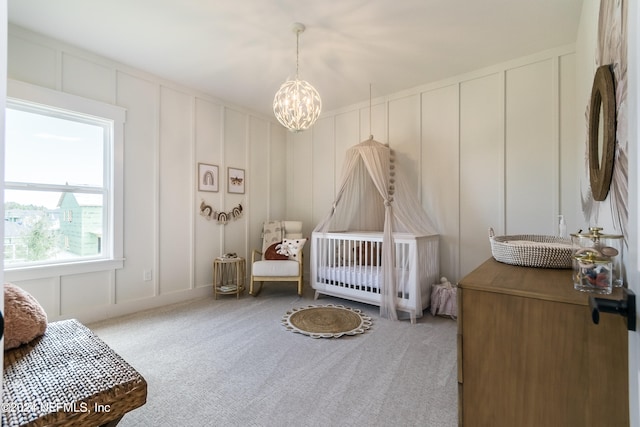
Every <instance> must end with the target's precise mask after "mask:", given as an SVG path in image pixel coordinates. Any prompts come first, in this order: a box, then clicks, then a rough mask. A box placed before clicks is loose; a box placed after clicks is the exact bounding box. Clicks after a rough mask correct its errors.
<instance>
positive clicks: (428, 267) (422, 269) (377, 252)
mask: <svg viewBox="0 0 640 427" xmlns="http://www.w3.org/2000/svg"><path fill="white" fill-rule="evenodd" d="M381 259H382V233H377V232H344V233H318V232H314V233H313V235H312V241H311V284H312V287H313V288H314V289H315V290H316V297H317V296H318V294H327V295H332V296H337V297H340V298H346V299H350V300H355V301H360V302H364V303H369V304H375V305H380V299H381V298H380V292H381V288H382V282H381V281H382V267H381V265H380V264H381ZM438 264H439V260H438V236H419V237H416V236H412V235H409V234H405V233H396V234H394V266H393V268H394V271H395V274H396V282H397V292H398V293H397V297H398V300H397V301H398V302H397V307H398V309H400V310H404V311H408V312H409V313H410V314H411V317H412V320H413V319H415V316H418V317H419V316H420V315H421V314H422V310H424V309H425V308H426V307H427V306H428V302H429V297H430V288H431V285H432V284H433V283H437V280H438Z"/></svg>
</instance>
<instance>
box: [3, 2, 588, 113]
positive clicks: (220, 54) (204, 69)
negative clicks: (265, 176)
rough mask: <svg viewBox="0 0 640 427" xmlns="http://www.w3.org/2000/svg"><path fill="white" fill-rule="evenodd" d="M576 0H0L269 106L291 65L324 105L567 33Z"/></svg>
mask: <svg viewBox="0 0 640 427" xmlns="http://www.w3.org/2000/svg"><path fill="white" fill-rule="evenodd" d="M582 1H583V0H9V2H8V12H9V22H10V23H13V24H16V25H19V26H22V27H25V28H27V29H30V30H32V31H35V32H38V33H42V34H44V35H47V36H50V37H53V38H56V39H59V40H62V41H64V42H67V43H70V44H73V45H75V46H78V47H81V48H84V49H87V50H89V51H92V52H94V53H97V54H99V55H102V56H106V57H108V58H112V59H114V60H116V61H119V62H122V63H124V64H127V65H130V66H133V67H135V68H138V69H141V70H145V71H147V72H150V73H153V74H156V75H158V76H160V77H163V78H165V79H168V80H171V81H174V82H177V83H180V84H183V85H186V86H189V87H192V88H195V89H198V90H201V91H203V92H206V93H208V94H211V95H213V96H215V97H217V98H220V99H222V100H225V101H228V102H230V103H232V104H235V105H238V106H242V107H246V108H249V109H252V110H255V111H257V112H261V113H264V114H272V113H271V105H272V102H273V96H274V94H275V92H276V91H277V90H278V88H279V86H280V84H281V83H282V82H283V81H284V80H285V79H286V78H287V77H293V76H294V75H295V62H296V61H295V47H296V37H295V33H294V32H293V31H292V24H293V23H294V22H301V23H303V24H305V25H306V27H307V30H306V31H305V32H304V33H302V34H301V35H300V78H301V79H304V80H307V81H309V82H310V83H311V84H312V85H314V86H315V87H316V89H317V90H318V92H320V95H321V97H322V101H323V110H324V111H329V110H334V109H337V108H340V107H343V106H347V105H351V104H354V103H358V102H362V101H367V100H368V99H369V85H370V84H371V86H372V94H373V97H374V98H377V97H379V96H384V95H388V94H391V93H395V92H399V91H402V90H405V89H408V88H412V87H415V86H420V85H423V84H427V83H430V82H433V81H438V80H441V79H443V78H446V77H451V76H456V75H459V74H463V73H465V72H469V71H473V70H477V69H480V68H483V67H486V66H489V65H493V64H497V63H500V62H504V61H507V60H510V59H514V58H518V57H521V56H525V55H528V54H532V53H536V52H539V51H543V50H546V49H549V48H554V47H557V46H562V45H565V44H569V43H574V42H575V40H576V33H577V29H578V22H579V19H580V13H581V9H582Z"/></svg>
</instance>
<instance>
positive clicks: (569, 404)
mask: <svg viewBox="0 0 640 427" xmlns="http://www.w3.org/2000/svg"><path fill="white" fill-rule="evenodd" d="M571 273H572V271H571V270H559V269H541V268H527V267H516V266H511V265H507V264H503V263H499V262H497V261H495V260H494V259H493V258H491V259H489V260H488V261H486V262H485V263H483V264H482V265H480V266H479V267H478V268H477V269H476V270H474V271H473V272H471V273H470V274H469V275H468V276H466V277H465V278H464V279H462V281H460V283H459V288H458V383H459V390H458V391H459V394H458V405H459V424H460V425H464V426H467V427H471V426H490V427H497V426H509V427H512V426H594V427H601V426H616V427H617V426H627V425H629V410H628V408H629V404H628V400H629V399H628V368H627V365H628V356H627V329H626V318H624V317H622V316H619V315H613V314H606V313H601V314H600V323H599V324H598V325H595V324H593V322H592V321H591V312H590V309H589V301H588V295H589V294H586V293H582V292H579V291H576V290H574V289H573V284H572V281H571ZM611 297H612V298H615V299H621V298H622V296H621V292H620V289H616V292H614V294H613V295H612V296H611Z"/></svg>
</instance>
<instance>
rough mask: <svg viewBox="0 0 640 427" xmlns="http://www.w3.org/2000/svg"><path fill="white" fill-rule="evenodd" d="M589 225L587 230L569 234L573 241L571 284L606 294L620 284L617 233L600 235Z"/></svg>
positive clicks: (620, 256)
mask: <svg viewBox="0 0 640 427" xmlns="http://www.w3.org/2000/svg"><path fill="white" fill-rule="evenodd" d="M601 231H602V228H600V227H590V228H589V233H584V234H583V233H576V234H572V235H571V240H572V243H573V253H572V262H573V287H574V288H575V289H577V290H580V291H585V292H593V293H599V294H610V293H611V290H612V287H614V286H622V285H623V272H622V249H623V240H622V236H621V235H614V234H603V233H601Z"/></svg>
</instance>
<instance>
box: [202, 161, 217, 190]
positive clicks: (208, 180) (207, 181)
mask: <svg viewBox="0 0 640 427" xmlns="http://www.w3.org/2000/svg"><path fill="white" fill-rule="evenodd" d="M218 183H219V182H218V166H216V165H209V164H206V163H198V191H212V192H214V193H217V192H218Z"/></svg>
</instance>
